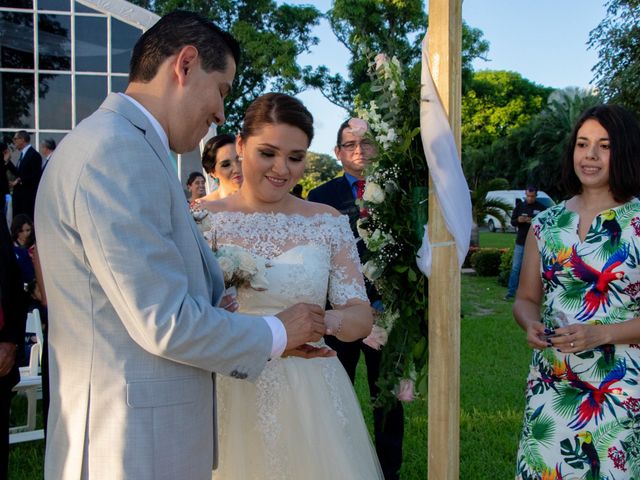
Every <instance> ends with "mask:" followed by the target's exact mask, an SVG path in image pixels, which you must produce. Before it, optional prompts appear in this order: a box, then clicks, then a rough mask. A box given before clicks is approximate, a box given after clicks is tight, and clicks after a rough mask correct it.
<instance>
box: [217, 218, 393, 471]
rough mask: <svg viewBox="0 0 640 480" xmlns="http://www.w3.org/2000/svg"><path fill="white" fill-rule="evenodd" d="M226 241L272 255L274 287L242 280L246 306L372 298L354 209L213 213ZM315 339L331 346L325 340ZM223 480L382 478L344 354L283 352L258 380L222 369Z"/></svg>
mask: <svg viewBox="0 0 640 480" xmlns="http://www.w3.org/2000/svg"><path fill="white" fill-rule="evenodd" d="M210 222H211V225H212V231H211V232H210V235H208V236H209V238H215V241H216V243H217V245H218V246H224V245H235V246H240V247H243V248H244V249H246V250H248V251H249V252H250V253H251V254H252V256H253V257H254V258H255V259H259V260H261V261H263V262H265V263H266V265H267V268H266V269H265V275H264V276H265V277H266V283H267V286H266V290H261V291H258V290H255V289H253V288H250V287H244V286H243V287H240V288H238V303H239V305H240V308H239V311H241V312H243V313H249V314H256V315H273V314H276V313H278V312H280V311H282V310H283V309H285V308H287V307H290V306H292V305H294V304H295V303H298V302H306V303H313V304H317V305H321V306H323V307H324V305H325V303H326V300H327V298H328V299H329V302H330V303H332V304H334V305H343V304H345V303H346V302H347V301H348V300H349V299H354V298H358V299H362V300H364V301H367V296H366V292H365V289H364V283H363V279H362V273H361V268H360V263H359V260H358V254H357V251H356V247H355V240H354V238H353V234H352V233H351V229H350V227H349V222H348V219H347V217H344V216H340V217H335V216H332V215H330V214H318V215H313V216H310V217H306V216H301V215H284V214H270V213H252V214H245V213H240V212H222V213H215V214H211V218H210ZM316 345H324V343H323V342H322V341H321V342H319V343H316ZM217 379H218V380H217V402H218V403H217V406H218V434H219V435H218V438H219V448H218V451H219V465H218V469H217V470H216V471H215V472H214V474H213V478H214V479H215V480H249V479H256V480H258V479H260V480H268V479H273V480H286V479H291V480H298V479H305V480H315V479H317V480H321V479H322V480H325V479H350V480H357V479H362V480H365V479H366V480H371V479H382V478H383V477H382V474H381V470H380V466H379V463H378V459H377V457H376V453H375V449H374V448H373V446H372V444H371V440H370V437H369V433H368V431H367V429H366V426H365V423H364V419H363V417H362V412H361V410H360V406H359V404H358V400H357V398H356V395H355V392H354V390H353V386H352V385H351V382H350V380H349V377H348V376H347V373H346V372H345V370H344V368H343V367H342V364H341V363H340V361H339V360H338V359H337V357H332V358H316V359H310V360H307V359H301V358H294V357H289V358H276V359H272V360H271V361H270V362H268V364H267V366H266V368H265V369H264V371H263V372H262V374H261V375H260V377H259V378H258V380H257V382H256V383H255V384H254V383H251V382H247V381H241V380H236V379H232V378H227V377H222V376H218V377H217Z"/></svg>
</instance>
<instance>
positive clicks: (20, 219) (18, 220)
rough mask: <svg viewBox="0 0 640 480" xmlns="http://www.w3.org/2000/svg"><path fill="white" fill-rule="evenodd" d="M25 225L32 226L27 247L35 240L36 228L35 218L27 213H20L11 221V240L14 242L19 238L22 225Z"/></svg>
mask: <svg viewBox="0 0 640 480" xmlns="http://www.w3.org/2000/svg"><path fill="white" fill-rule="evenodd" d="M25 225H29V226H30V227H31V235H30V236H29V239H28V240H27V245H26V246H27V247H30V246H31V245H33V243H34V241H35V236H34V230H33V220H31V217H30V216H29V215H27V214H26V213H19V214H18V215H16V216H15V217H13V221H12V222H11V240H13V241H14V242H15V241H17V240H18V235H19V234H20V231H21V230H22V227H23V226H25Z"/></svg>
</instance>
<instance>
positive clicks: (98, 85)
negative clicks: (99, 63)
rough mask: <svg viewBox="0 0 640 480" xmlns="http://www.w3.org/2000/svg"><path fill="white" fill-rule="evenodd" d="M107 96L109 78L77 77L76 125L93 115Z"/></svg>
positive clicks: (94, 76) (95, 76)
mask: <svg viewBox="0 0 640 480" xmlns="http://www.w3.org/2000/svg"><path fill="white" fill-rule="evenodd" d="M106 96H107V77H106V76H104V77H103V76H97V75H77V76H76V124H77V123H80V121H81V120H82V119H84V118H86V117H88V116H89V115H91V114H92V113H93V112H94V111H95V110H97V108H98V107H99V106H100V105H101V104H102V102H103V101H104V99H105V97H106Z"/></svg>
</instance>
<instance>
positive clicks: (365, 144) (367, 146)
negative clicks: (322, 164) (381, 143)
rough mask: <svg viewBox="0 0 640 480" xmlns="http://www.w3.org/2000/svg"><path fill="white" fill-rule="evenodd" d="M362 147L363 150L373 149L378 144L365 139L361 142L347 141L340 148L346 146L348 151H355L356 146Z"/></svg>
mask: <svg viewBox="0 0 640 480" xmlns="http://www.w3.org/2000/svg"><path fill="white" fill-rule="evenodd" d="M357 147H360V149H361V150H363V151H365V150H366V151H369V152H370V151H372V150H373V149H374V148H375V147H376V146H375V144H374V143H373V142H372V141H371V140H363V141H361V142H347V143H343V144H341V145H340V148H344V149H345V150H346V151H347V152H355V151H356V148H357Z"/></svg>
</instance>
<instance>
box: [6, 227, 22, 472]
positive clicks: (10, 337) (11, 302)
mask: <svg viewBox="0 0 640 480" xmlns="http://www.w3.org/2000/svg"><path fill="white" fill-rule="evenodd" d="M26 319H27V302H26V296H25V292H24V289H23V288H22V279H21V276H20V269H19V267H18V264H17V262H16V257H15V255H14V254H13V242H12V241H11V236H10V235H9V229H8V228H7V222H5V221H3V220H2V219H0V478H7V475H8V474H7V469H8V463H9V407H10V405H11V389H12V388H13V386H14V385H15V384H17V383H18V382H19V381H20V373H19V371H18V362H16V356H17V354H18V353H20V351H19V350H18V348H19V347H18V345H21V346H24V326H25V321H26Z"/></svg>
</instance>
